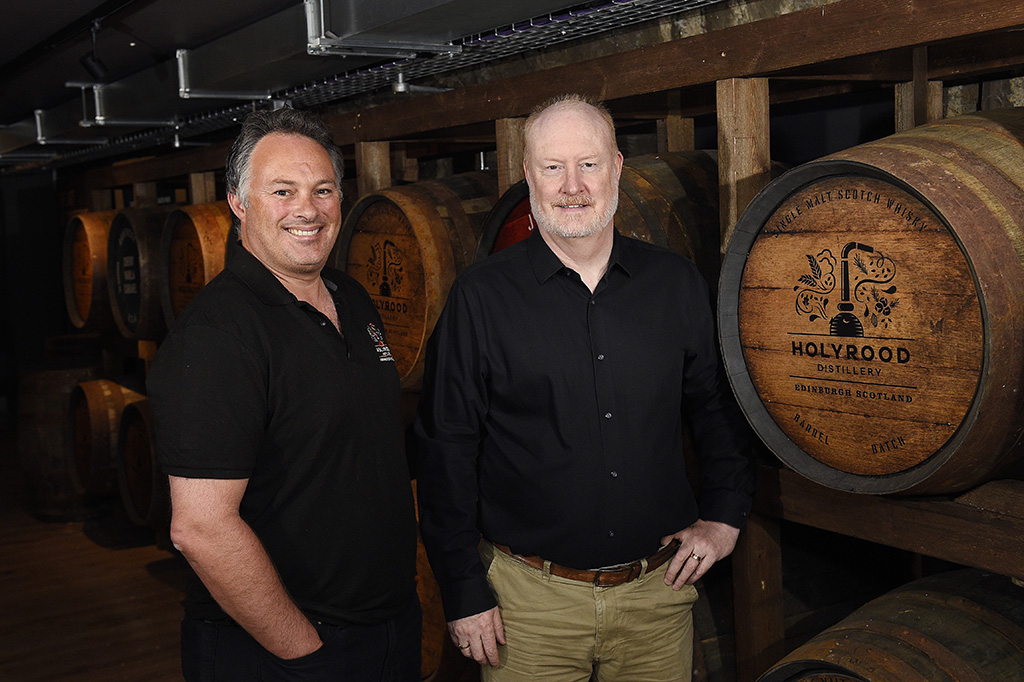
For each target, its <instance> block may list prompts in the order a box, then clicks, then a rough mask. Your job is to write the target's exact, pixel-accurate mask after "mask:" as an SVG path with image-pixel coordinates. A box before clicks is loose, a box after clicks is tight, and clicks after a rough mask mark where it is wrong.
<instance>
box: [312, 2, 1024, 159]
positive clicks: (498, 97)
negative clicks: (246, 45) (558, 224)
mask: <svg viewBox="0 0 1024 682" xmlns="http://www.w3.org/2000/svg"><path fill="white" fill-rule="evenodd" d="M968 19H969V21H968ZM1020 25H1024V3H1021V2H1018V0H976V2H974V3H972V5H971V12H970V15H969V17H968V16H966V15H965V14H964V6H963V3H962V2H961V0H906V1H904V2H890V0H839V2H835V3H832V4H828V5H822V6H820V7H814V8H811V9H806V10H802V11H799V12H793V13H790V14H785V15H782V16H779V17H775V18H772V19H764V20H761V21H755V22H752V23H749V24H743V25H740V26H734V27H731V28H727V29H722V30H718V31H714V32H711V33H706V34H701V35H696V36H692V37H689V38H684V39H681V40H675V41H672V42H666V43H661V44H658V45H652V46H647V47H643V48H639V49H636V50H631V51H627V52H622V53H618V54H614V55H609V56H605V57H599V58H597V59H592V60H588V61H584V62H578V63H575V64H569V65H565V66H559V67H554V68H551V69H545V70H543V71H537V72H533V73H528V74H523V75H520V76H516V77H513V78H507V79H504V80H500V81H493V82H489V83H482V84H478V85H474V86H470V87H467V88H460V89H457V90H452V91H449V92H444V93H438V94H434V95H424V96H422V97H421V98H419V99H418V100H417V104H418V106H415V107H412V106H409V105H408V103H405V102H403V103H394V104H387V105H382V106H379V107H374V108H372V109H362V110H360V111H358V112H350V113H345V114H339V115H336V116H333V117H330V118H329V120H328V123H329V125H330V126H331V129H332V131H333V133H334V137H335V140H336V141H337V142H338V143H339V144H346V143H349V142H354V141H358V140H374V139H378V140H379V139H395V138H399V137H402V136H405V135H410V134H414V133H418V132H424V131H429V130H437V129H438V128H443V127H449V126H453V125H462V124H468V123H473V122H479V121H488V120H494V119H498V118H509V117H514V116H520V115H523V114H525V113H527V112H528V111H529V110H530V108H532V107H533V106H534V105H536V104H537V103H538V102H540V101H543V100H544V99H546V98H548V97H551V96H554V95H558V94H560V93H562V92H563V91H565V90H566V87H567V86H566V83H572V84H580V86H579V87H578V88H577V89H579V90H581V91H582V93H583V94H587V95H591V96H594V97H596V98H599V99H602V100H609V99H617V98H622V97H630V96H635V95H640V94H645V93H651V92H658V91H662V90H670V89H674V88H685V87H690V86H694V85H699V84H701V83H708V82H713V81H718V80H724V79H730V78H744V77H752V76H763V75H767V74H771V73H774V72H778V71H783V70H785V69H790V68H796V67H801V66H807V65H809V64H817V63H820V62H827V61H832V60H839V59H843V58H846V57H852V56H857V55H864V54H871V53H874V52H880V51H884V50H891V49H895V48H900V47H912V46H915V45H922V44H928V43H931V42H936V41H942V40H949V39H952V38H960V37H963V36H970V35H978V34H981V33H985V32H989V31H997V30H1001V29H1006V28H1010V27H1015V26H1020ZM723 46H726V49H723ZM623 74H629V75H630V77H628V78H623ZM438 111H443V112H444V116H440V117H439V116H437V114H436V112H438Z"/></svg>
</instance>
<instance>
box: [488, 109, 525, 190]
mask: <svg viewBox="0 0 1024 682" xmlns="http://www.w3.org/2000/svg"><path fill="white" fill-rule="evenodd" d="M525 124H526V119H523V118H499V119H498V120H497V121H495V122H494V134H495V139H496V141H497V145H498V195H499V196H500V195H502V194H504V193H505V192H506V190H508V188H509V187H511V186H512V185H514V184H516V183H517V182H519V181H520V180H522V179H523V178H524V177H525V176H524V174H523V157H524V155H525V151H526V150H525V149H524V148H523V126H524V125H525Z"/></svg>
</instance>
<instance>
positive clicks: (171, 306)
mask: <svg viewBox="0 0 1024 682" xmlns="http://www.w3.org/2000/svg"><path fill="white" fill-rule="evenodd" d="M179 229H184V230H187V231H188V238H189V240H190V241H194V242H197V243H198V245H199V255H200V261H201V263H200V269H201V271H202V272H201V275H202V276H201V281H202V284H200V286H199V287H196V290H198V288H201V286H203V285H205V284H208V283H209V282H210V280H211V279H213V278H214V277H216V276H217V274H218V273H220V271H221V270H223V269H224V263H225V257H226V255H227V249H228V243H229V242H230V240H231V238H232V237H231V230H232V213H231V209H230V208H229V207H228V202H227V201H215V202H210V203H206V204H192V205H189V206H182V207H180V208H178V209H175V210H173V211H171V212H170V213H169V214H168V215H167V219H166V221H165V222H164V226H163V229H162V231H161V235H160V261H159V281H160V285H159V292H160V308H161V310H162V311H163V316H164V321H165V324H166V325H167V327H168V328H170V327H171V325H172V324H174V320H176V319H177V317H178V315H180V314H181V312H182V310H183V309H184V307H185V304H186V303H187V299H188V298H190V297H191V296H194V295H195V292H194V291H193V292H186V294H184V295H182V294H176V293H175V292H176V291H177V290H180V288H181V285H180V283H179V282H178V278H177V274H178V273H176V272H175V268H173V267H172V263H174V262H175V260H176V259H175V257H174V254H173V250H174V243H175V241H176V236H177V234H178V231H179ZM189 293H190V294H191V296H190V295H189Z"/></svg>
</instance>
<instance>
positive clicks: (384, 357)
mask: <svg viewBox="0 0 1024 682" xmlns="http://www.w3.org/2000/svg"><path fill="white" fill-rule="evenodd" d="M366 333H367V334H369V335H370V339H372V340H373V347H374V348H376V349H377V356H378V358H377V359H378V360H380V361H381V362H394V361H395V358H394V356H393V355H391V349H390V348H388V344H387V341H385V340H384V334H382V333H381V331H380V330H379V329H377V327H376V326H375V325H374V324H373V323H372V322H371V323H370V324H368V325H366Z"/></svg>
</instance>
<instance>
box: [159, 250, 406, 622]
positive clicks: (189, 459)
mask: <svg viewBox="0 0 1024 682" xmlns="http://www.w3.org/2000/svg"><path fill="white" fill-rule="evenodd" d="M322 277H323V279H324V281H325V282H326V283H327V286H328V289H329V290H330V292H331V294H332V296H333V297H334V301H335V306H336V308H337V310H338V314H339V319H340V322H341V328H342V331H343V333H344V336H342V335H341V334H339V333H338V331H337V330H336V329H335V328H334V325H333V324H331V322H330V321H329V320H328V319H327V318H326V317H325V316H324V315H322V314H321V313H320V312H319V311H317V310H316V309H315V308H313V307H312V306H311V305H309V304H307V303H304V302H300V301H298V300H297V299H296V298H295V296H293V295H292V294H291V293H290V292H288V290H287V289H285V288H284V286H283V285H282V284H281V283H280V282H279V281H278V280H277V278H276V277H275V276H274V275H273V274H272V273H271V272H270V271H269V270H267V269H266V268H265V267H264V266H263V265H262V264H261V263H260V262H259V261H258V260H257V259H256V258H255V257H253V256H252V255H251V254H249V253H248V252H247V251H245V250H244V249H241V248H239V249H237V250H236V252H234V253H232V255H231V257H230V258H229V262H228V264H227V267H226V269H225V270H224V271H223V272H222V273H221V274H220V275H218V276H217V277H216V278H215V279H214V280H213V281H211V282H210V283H209V284H208V285H207V286H206V287H204V288H203V289H202V290H201V291H200V292H199V294H198V295H197V296H196V298H195V299H194V300H193V301H192V303H191V304H190V305H189V306H188V308H186V310H185V311H184V312H183V313H182V315H181V317H180V318H179V319H178V320H177V321H176V323H175V325H174V328H173V329H172V330H171V332H170V334H169V335H168V336H167V338H166V340H165V341H164V342H163V344H162V345H161V347H160V349H159V352H158V353H157V357H156V360H155V361H154V363H153V368H152V372H151V374H150V376H149V380H148V391H149V399H150V402H151V404H152V406H153V411H154V414H155V418H156V438H157V446H158V456H159V459H160V463H161V465H162V466H163V469H164V471H165V472H166V473H168V474H171V475H174V476H183V477H191V478H220V479H235V478H247V479H248V486H247V488H246V491H245V495H244V497H243V499H242V501H241V507H240V512H241V516H242V518H243V519H244V520H245V521H246V522H247V523H248V524H249V525H250V526H251V527H252V529H253V530H254V531H255V533H256V535H257V536H258V537H259V538H260V541H261V542H262V543H263V545H264V547H266V550H267V552H268V554H269V555H270V558H271V560H272V561H273V562H274V565H275V567H276V568H277V570H278V572H279V573H280V576H281V579H282V581H283V582H284V585H285V587H286V588H287V590H288V592H289V593H290V594H291V595H292V597H293V598H294V599H295V601H296V603H297V604H298V606H299V607H300V608H301V609H302V610H303V611H305V612H306V613H308V614H310V615H313V616H316V617H317V618H320V619H322V620H325V621H328V622H335V623H348V622H354V623H368V622H379V621H382V620H385V619H388V618H390V617H391V616H393V615H394V614H395V613H397V611H398V610H399V609H400V608H401V607H402V606H405V605H407V604H408V600H409V599H411V598H412V597H413V596H414V594H415V589H416V587H415V564H416V525H415V515H414V506H413V501H412V489H411V486H410V482H409V470H408V463H407V460H406V457H405V451H404V438H403V433H402V427H401V420H400V416H399V398H400V386H399V377H398V372H397V371H396V369H395V363H394V361H393V359H392V358H391V355H390V352H389V351H388V348H387V344H386V342H385V339H384V336H383V329H384V327H383V325H382V323H381V320H380V316H379V315H378V314H377V311H376V309H375V308H374V306H373V303H372V302H371V300H370V298H369V296H368V295H367V294H366V292H365V291H363V289H362V288H361V287H360V286H359V285H358V284H357V283H356V282H355V281H354V280H352V279H351V278H350V277H348V276H347V275H344V274H342V273H340V272H337V271H332V270H325V271H324V273H323V274H322ZM195 582H196V583H197V584H196V586H195V588H194V589H193V590H192V591H190V593H189V595H188V597H187V599H186V611H187V613H188V614H189V615H190V616H193V617H196V618H203V619H208V620H216V619H222V618H224V614H223V613H222V612H221V611H220V609H219V607H218V606H217V605H216V603H215V602H214V601H213V600H212V598H211V597H210V595H209V592H207V591H206V590H205V588H203V586H202V585H201V584H200V583H199V581H198V580H197V581H195Z"/></svg>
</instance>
